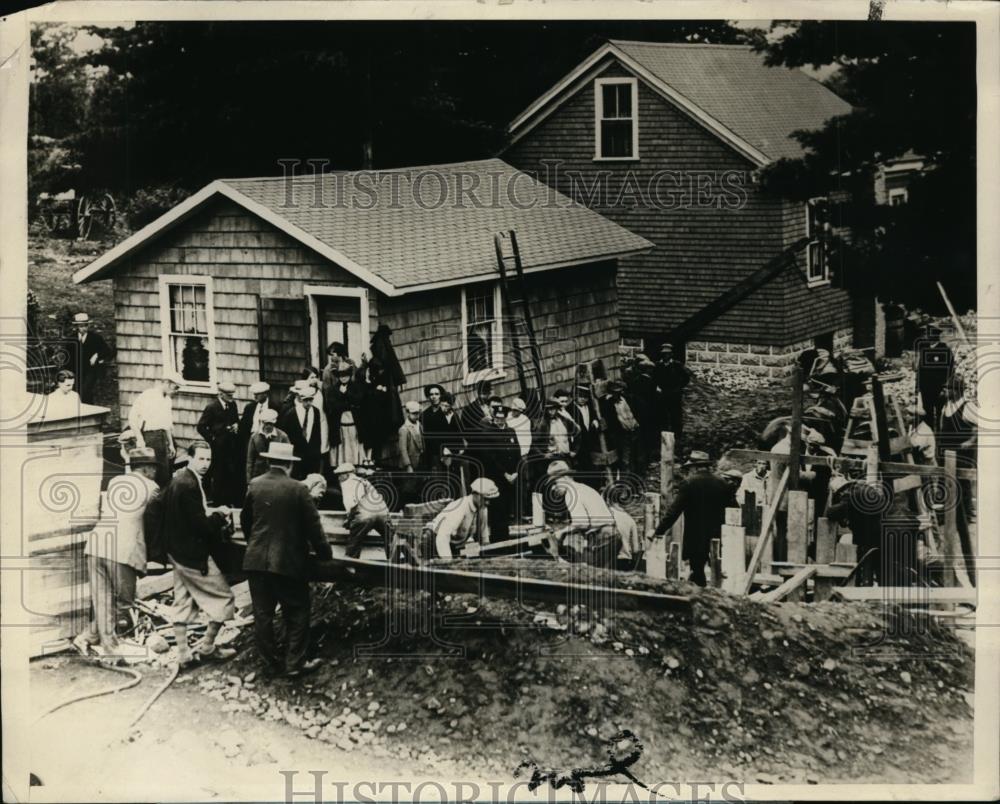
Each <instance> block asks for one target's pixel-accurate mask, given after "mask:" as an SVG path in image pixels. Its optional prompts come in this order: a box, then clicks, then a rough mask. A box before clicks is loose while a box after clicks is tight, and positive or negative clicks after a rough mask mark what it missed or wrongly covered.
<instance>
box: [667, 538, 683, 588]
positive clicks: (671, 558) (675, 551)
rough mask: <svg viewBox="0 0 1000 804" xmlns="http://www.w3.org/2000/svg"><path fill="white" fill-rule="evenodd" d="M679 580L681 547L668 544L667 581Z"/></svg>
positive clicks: (675, 544) (676, 544) (674, 543)
mask: <svg viewBox="0 0 1000 804" xmlns="http://www.w3.org/2000/svg"><path fill="white" fill-rule="evenodd" d="M680 578H681V546H680V544H678V543H677V542H670V544H669V546H668V547H667V580H670V581H679V580H680Z"/></svg>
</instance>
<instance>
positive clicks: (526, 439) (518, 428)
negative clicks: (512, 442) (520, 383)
mask: <svg viewBox="0 0 1000 804" xmlns="http://www.w3.org/2000/svg"><path fill="white" fill-rule="evenodd" d="M527 409H528V406H527V405H526V404H525V402H524V400H523V399H521V398H520V397H515V399H514V400H513V401H512V402H511V403H510V415H509V416H508V417H507V426H508V427H509V428H510V429H511V430H513V431H514V435H515V436H517V446H518V449H519V450H520V452H521V457H522V458H524V457H525V456H526V455H527V454H528V451H529V450H530V449H531V419H529V418H528V417H527V416H526V415H525V413H524V412H525V411H526V410H527Z"/></svg>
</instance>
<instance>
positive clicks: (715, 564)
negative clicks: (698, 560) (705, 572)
mask: <svg viewBox="0 0 1000 804" xmlns="http://www.w3.org/2000/svg"><path fill="white" fill-rule="evenodd" d="M708 566H709V569H710V571H711V573H712V586H714V587H715V588H716V589H718V588H719V587H720V586H722V542H721V540H720V539H712V541H711V542H709V545H708Z"/></svg>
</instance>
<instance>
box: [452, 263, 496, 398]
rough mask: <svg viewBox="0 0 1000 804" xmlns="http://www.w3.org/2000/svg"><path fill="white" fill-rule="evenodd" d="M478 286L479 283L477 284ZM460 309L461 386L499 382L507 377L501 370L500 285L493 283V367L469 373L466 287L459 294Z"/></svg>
mask: <svg viewBox="0 0 1000 804" xmlns="http://www.w3.org/2000/svg"><path fill="white" fill-rule="evenodd" d="M477 284H479V283H477ZM460 296H461V298H460V303H461V307H462V332H461V338H462V378H463V379H462V385H475V384H476V383H477V382H481V381H483V380H499V379H503V378H504V377H506V376H507V374H506V372H505V371H504V368H503V299H502V297H501V295H500V283H499V282H494V283H493V354H492V362H493V367H492V368H487V369H478V370H476V371H469V341H468V338H467V333H468V330H469V306H468V292H467V287H466V286H463V287H462V289H461V294H460Z"/></svg>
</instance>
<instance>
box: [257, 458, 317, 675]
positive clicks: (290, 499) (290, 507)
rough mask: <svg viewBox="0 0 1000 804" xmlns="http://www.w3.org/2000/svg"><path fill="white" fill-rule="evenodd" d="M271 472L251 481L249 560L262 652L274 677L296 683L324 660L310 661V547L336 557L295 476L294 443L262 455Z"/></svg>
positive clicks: (304, 488)
mask: <svg viewBox="0 0 1000 804" xmlns="http://www.w3.org/2000/svg"><path fill="white" fill-rule="evenodd" d="M260 457H262V458H266V459H267V462H268V470H267V472H265V473H264V474H262V475H260V476H258V477H255V478H254V479H253V480H252V481H251V482H250V488H249V489H248V490H247V496H246V500H245V501H244V502H243V510H242V511H241V512H240V525H241V526H242V528H243V533H244V534H245V535H246V539H247V552H246V555H245V556H244V558H243V569H244V570H246V573H247V578H248V582H249V584H250V598H251V600H252V601H253V617H254V620H253V623H254V636H255V637H256V641H257V650H258V652H259V653H260V655H261V657H262V658H263V659H264V663H265V665H266V667H267V670H266V671H265V672H267V673H268V674H269V675H280V674H281V673H284V674H285V675H286V676H288V677H291V678H294V677H297V676H303V675H305V674H307V673H311V672H313V671H314V670H316V669H318V668H319V666H320V660H319V659H307V658H306V654H307V651H308V648H309V610H310V600H309V583H308V581H307V580H306V577H307V573H306V566H307V564H308V561H309V548H310V547H312V549H313V551H314V552H315V553H316V555H317V556H319V558H322V559H330V558H332V557H333V553H332V552H331V550H330V544H329V542H327V539H326V534H325V533H324V532H323V525H322V523H321V522H320V518H319V512H318V511H317V510H316V505H315V503H314V502H313V500H312V497H310V495H309V489H308V488H306V486H305V485H304V484H302V483H300V482H298V481H296V480H292V478H291V477H289V474H290V472H291V468H292V464H293V463H294V462H296V461H298V460H299V459H298V458H296V457H295V453H294V450H293V447H292V445H291V444H289V443H286V442H281V441H272V442H271V444H270V446H269V447H268V451H267V452H264V453H262V454H261V456H260ZM279 603H280V604H281V616H282V618H283V620H284V623H285V633H286V638H287V648H286V650H285V656H284V661H282V658H281V657H279V656H278V649H277V644H276V641H275V637H274V612H275V609H276V608H277V606H278V604H279Z"/></svg>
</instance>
